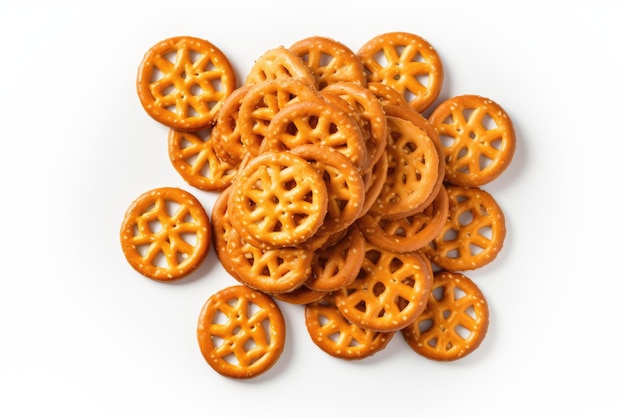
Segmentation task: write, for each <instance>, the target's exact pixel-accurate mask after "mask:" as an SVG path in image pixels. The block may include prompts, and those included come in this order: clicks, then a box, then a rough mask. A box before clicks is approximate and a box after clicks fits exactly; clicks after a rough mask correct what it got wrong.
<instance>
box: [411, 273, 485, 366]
mask: <svg viewBox="0 0 626 417" xmlns="http://www.w3.org/2000/svg"><path fill="white" fill-rule="evenodd" d="M488 325H489V308H488V305H487V301H486V300H485V297H484V296H483V294H482V292H481V291H480V289H479V288H478V286H476V284H475V283H474V282H473V281H472V280H470V279H469V278H468V277H466V276H465V275H463V274H460V273H455V272H448V271H440V272H437V273H436V274H435V279H434V283H433V291H432V293H431V295H430V298H429V301H428V305H427V306H426V309H425V310H424V312H423V313H422V314H421V315H420V316H419V318H418V319H417V320H416V321H415V322H413V323H411V324H410V325H409V326H407V327H405V328H404V329H402V335H403V337H404V339H405V341H406V342H407V343H408V344H409V346H411V348H412V349H413V350H414V351H415V352H417V353H418V354H420V355H422V356H424V357H427V358H429V359H434V360H439V361H452V360H457V359H461V358H463V357H465V356H467V355H469V354H470V353H471V352H473V351H474V350H475V349H476V348H477V347H478V346H479V345H480V344H481V342H482V341H483V339H484V338H485V335H486V334H487V327H488Z"/></svg>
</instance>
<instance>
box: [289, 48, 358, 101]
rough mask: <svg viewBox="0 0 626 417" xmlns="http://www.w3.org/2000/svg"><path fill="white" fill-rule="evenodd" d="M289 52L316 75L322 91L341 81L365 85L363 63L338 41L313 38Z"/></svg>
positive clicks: (318, 85)
mask: <svg viewBox="0 0 626 417" xmlns="http://www.w3.org/2000/svg"><path fill="white" fill-rule="evenodd" d="M289 50H290V51H292V52H294V53H295V54H296V55H297V56H299V57H300V58H301V59H302V61H303V62H304V63H305V65H306V66H308V67H309V68H310V69H311V71H312V72H313V74H315V76H316V81H317V88H318V89H320V90H321V89H322V88H324V87H325V86H327V85H329V84H332V83H336V82H339V81H347V82H353V83H356V84H359V85H365V82H366V81H365V71H364V69H363V63H362V62H361V60H360V59H359V57H358V56H357V55H356V54H355V53H354V52H353V51H352V50H351V49H350V48H348V47H347V46H346V45H344V44H343V43H341V42H339V41H337V40H334V39H330V38H326V37H323V36H311V37H308V38H304V39H301V40H299V41H297V42H295V43H294V44H293V45H291V46H290V47H289Z"/></svg>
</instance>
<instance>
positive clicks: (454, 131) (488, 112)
mask: <svg viewBox="0 0 626 417" xmlns="http://www.w3.org/2000/svg"><path fill="white" fill-rule="evenodd" d="M428 120H429V121H430V123H431V124H432V126H433V127H434V128H435V129H436V130H437V132H438V133H439V136H440V139H441V142H442V144H443V149H444V153H445V158H446V159H445V160H446V180H447V181H449V182H451V183H453V184H456V185H462V186H466V187H479V186H482V185H485V184H487V183H488V182H491V181H493V180H494V179H496V178H497V177H499V176H500V174H502V172H504V170H505V169H506V168H507V167H508V166H509V164H510V162H511V160H512V159H513V154H514V153H515V146H516V138H515V130H514V128H513V123H512V121H511V119H510V118H509V116H508V115H507V113H506V112H505V111H504V109H503V108H502V107H501V106H500V105H499V104H497V103H496V102H494V101H492V100H490V99H487V98H484V97H480V96H476V95H469V94H468V95H462V96H456V97H452V98H450V99H448V100H445V101H444V102H442V103H441V104H439V105H438V106H437V107H436V108H435V110H433V112H432V114H431V115H430V117H429V119H428Z"/></svg>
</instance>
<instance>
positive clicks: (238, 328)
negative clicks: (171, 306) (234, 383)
mask: <svg viewBox="0 0 626 417" xmlns="http://www.w3.org/2000/svg"><path fill="white" fill-rule="evenodd" d="M285 330H286V329H285V319H284V317H283V314H282V312H281V310H280V308H279V307H278V305H277V304H276V303H275V302H274V300H272V298H271V297H270V296H268V295H265V294H263V293H261V292H259V291H256V290H253V289H251V288H249V287H246V286H245V285H235V286H232V287H227V288H224V289H222V290H220V291H218V292H216V293H214V294H213V295H211V296H210V297H209V299H208V300H207V301H206V302H205V304H204V306H203V307H202V310H201V312H200V316H199V318H198V327H197V339H198V345H199V347H200V351H201V353H202V356H203V357H204V359H205V360H206V361H207V363H208V364H209V365H210V366H211V367H212V368H213V369H214V370H215V371H217V372H218V373H219V374H221V375H223V376H226V377H230V378H253V377H256V376H258V375H260V374H262V373H263V372H266V371H267V370H269V369H270V368H271V367H272V366H274V364H275V363H276V361H278V359H279V358H280V356H281V354H282V352H283V349H284V346H285Z"/></svg>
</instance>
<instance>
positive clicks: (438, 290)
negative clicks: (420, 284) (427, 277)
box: [431, 287, 444, 301]
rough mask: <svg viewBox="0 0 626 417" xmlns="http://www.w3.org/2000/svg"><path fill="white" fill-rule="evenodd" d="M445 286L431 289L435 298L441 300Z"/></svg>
mask: <svg viewBox="0 0 626 417" xmlns="http://www.w3.org/2000/svg"><path fill="white" fill-rule="evenodd" d="M443 288H444V287H437V288H433V289H432V290H431V294H432V296H433V297H434V298H435V300H437V301H441V299H442V298H443Z"/></svg>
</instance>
